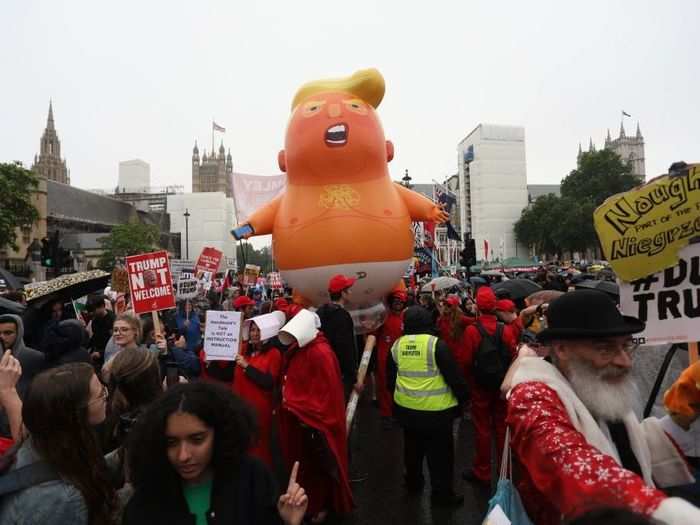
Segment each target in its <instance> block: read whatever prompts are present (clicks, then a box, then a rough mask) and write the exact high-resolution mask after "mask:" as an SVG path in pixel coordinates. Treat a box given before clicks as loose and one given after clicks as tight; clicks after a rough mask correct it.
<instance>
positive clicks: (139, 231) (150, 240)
mask: <svg viewBox="0 0 700 525" xmlns="http://www.w3.org/2000/svg"><path fill="white" fill-rule="evenodd" d="M159 240H160V230H159V229H158V226H156V225H154V224H142V223H140V222H130V223H128V224H120V225H119V226H115V227H114V228H113V229H112V232H111V233H110V234H109V235H107V236H106V237H101V238H99V239H98V242H99V243H100V244H101V245H102V248H103V250H104V252H103V254H102V256H101V257H100V261H99V267H100V268H102V269H103V270H107V271H111V270H112V269H113V268H114V264H115V262H116V259H118V258H123V257H126V256H127V255H138V254H140V253H148V252H152V251H155V250H158V249H159V246H158V242H159Z"/></svg>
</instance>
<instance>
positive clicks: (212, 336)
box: [204, 310, 241, 361]
mask: <svg viewBox="0 0 700 525" xmlns="http://www.w3.org/2000/svg"><path fill="white" fill-rule="evenodd" d="M240 335H241V312H225V311H217V310H207V324H206V328H205V331H204V353H205V354H206V356H207V361H234V360H235V359H236V355H238V347H239V344H240Z"/></svg>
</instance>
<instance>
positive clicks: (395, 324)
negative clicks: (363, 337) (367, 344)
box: [375, 311, 403, 417]
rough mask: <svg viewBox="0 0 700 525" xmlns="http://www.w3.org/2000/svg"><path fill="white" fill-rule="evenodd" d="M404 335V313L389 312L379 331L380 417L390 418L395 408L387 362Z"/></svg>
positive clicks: (378, 382)
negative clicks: (388, 380)
mask: <svg viewBox="0 0 700 525" xmlns="http://www.w3.org/2000/svg"><path fill="white" fill-rule="evenodd" d="M402 335H403V312H400V313H396V312H393V311H390V312H389V315H388V316H387V318H386V321H384V324H383V325H382V326H381V328H380V329H379V330H377V333H376V337H377V373H376V374H375V377H376V380H377V400H378V401H379V415H380V416H383V417H390V416H391V413H392V408H393V402H392V399H393V392H390V391H389V386H388V385H387V382H386V360H387V359H388V358H389V352H390V351H391V347H392V345H393V344H394V341H396V340H397V339H398V338H399V337H401V336H402Z"/></svg>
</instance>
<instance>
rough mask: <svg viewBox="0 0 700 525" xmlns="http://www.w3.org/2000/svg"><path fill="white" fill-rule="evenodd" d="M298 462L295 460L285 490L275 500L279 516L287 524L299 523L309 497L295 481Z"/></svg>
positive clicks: (296, 524)
mask: <svg viewBox="0 0 700 525" xmlns="http://www.w3.org/2000/svg"><path fill="white" fill-rule="evenodd" d="M298 473H299V462H298V461H295V462H294V466H293V467H292V474H291V475H290V476H289V485H288V486H287V492H286V493H284V494H282V495H281V496H280V499H279V501H278V502H277V510H278V511H279V513H280V518H282V521H283V522H284V523H286V524H287V525H299V524H300V523H301V522H302V520H303V519H304V515H305V514H306V508H307V507H308V506H309V498H308V497H307V496H306V492H305V491H304V489H303V488H302V487H301V486H300V485H299V483H297V474H298Z"/></svg>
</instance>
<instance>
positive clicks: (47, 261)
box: [41, 238, 52, 267]
mask: <svg viewBox="0 0 700 525" xmlns="http://www.w3.org/2000/svg"><path fill="white" fill-rule="evenodd" d="M51 262H52V261H51V245H50V244H49V240H48V239H47V238H43V239H41V265H42V266H45V267H48V266H51Z"/></svg>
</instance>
